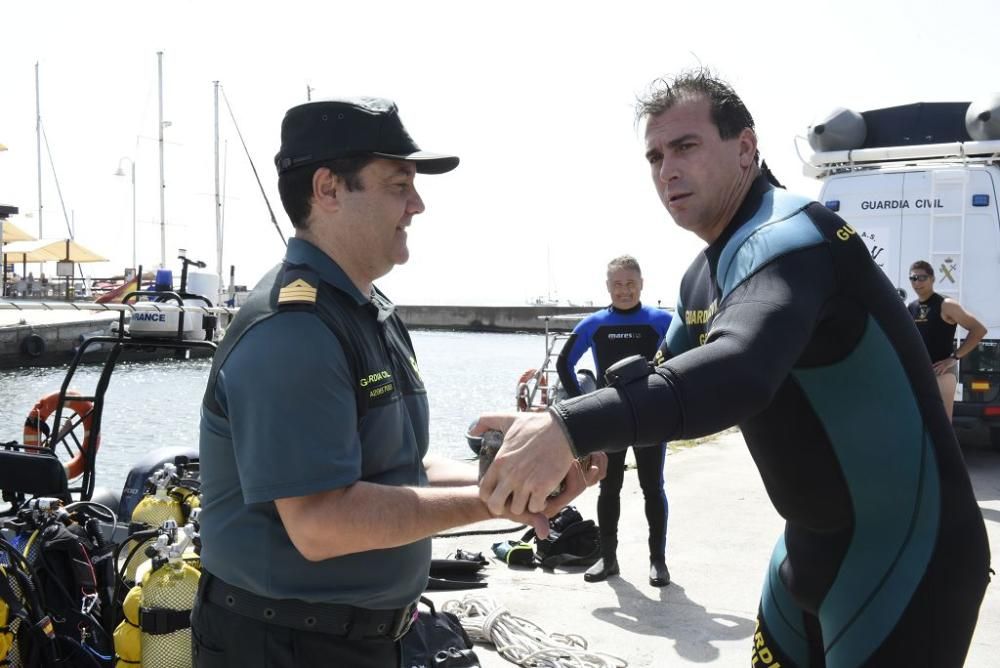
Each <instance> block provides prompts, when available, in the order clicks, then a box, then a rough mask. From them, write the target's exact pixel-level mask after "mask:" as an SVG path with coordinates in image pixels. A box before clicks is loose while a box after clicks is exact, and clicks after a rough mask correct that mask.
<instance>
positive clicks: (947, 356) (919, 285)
mask: <svg viewBox="0 0 1000 668" xmlns="http://www.w3.org/2000/svg"><path fill="white" fill-rule="evenodd" d="M910 286H911V287H913V291H914V292H916V293H917V298H916V299H915V300H913V301H912V302H910V303H909V305H908V306H907V308H908V309H909V310H910V315H911V316H913V322H914V323H916V325H917V330H918V331H919V332H920V338H922V339H923V340H924V346H925V347H926V348H927V353H928V354H929V355H930V357H931V363H932V365H933V368H934V375H935V376H936V377H937V383H938V389H939V390H940V391H941V400H942V401H944V410H945V412H946V413H948V419H949V420H950V419H951V415H952V410H953V409H954V407H955V388H956V387H957V385H958V360H960V359H962V358H963V357H965V356H966V355H968V354H969V353H971V352H972V351H973V350H975V349H976V346H978V345H979V342H980V341H982V340H983V337H984V336H986V327H985V325H983V323H981V322H979V320H977V319H976V317H975V316H973V315H972V314H971V313H969V312H968V311H966V310H965V309H964V308H962V305H961V304H959V303H958V302H957V301H955V300H954V299H948V298H946V297H944V296H943V295H939V294H938V293H936V292H934V267H932V266H931V265H930V263H929V262H926V261H924V260H917V261H916V262H914V263H913V264H912V265H910ZM958 325H961V326H962V327H964V328H965V331H967V332H968V333H969V335H968V336H967V337H966V339H965V340H964V341H962V345H960V346H959V347H958V348H957V349H956V348H955V329H956V328H957V327H958Z"/></svg>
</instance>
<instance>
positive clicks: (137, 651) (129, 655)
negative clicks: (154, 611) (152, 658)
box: [114, 585, 142, 668]
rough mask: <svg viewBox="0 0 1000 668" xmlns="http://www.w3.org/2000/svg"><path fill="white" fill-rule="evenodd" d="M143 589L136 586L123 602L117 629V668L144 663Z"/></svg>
mask: <svg viewBox="0 0 1000 668" xmlns="http://www.w3.org/2000/svg"><path fill="white" fill-rule="evenodd" d="M141 605H142V587H140V586H139V585H136V586H134V587H132V589H130V590H129V592H128V595H127V596H126V597H125V600H124V601H122V621H121V623H120V624H119V625H118V628H116V629H115V634H114V638H115V668H129V666H138V665H139V664H140V662H141V661H142V648H141V645H140V642H141V640H140V632H139V607H140V606H141Z"/></svg>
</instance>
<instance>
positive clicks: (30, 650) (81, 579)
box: [0, 497, 115, 668]
mask: <svg viewBox="0 0 1000 668" xmlns="http://www.w3.org/2000/svg"><path fill="white" fill-rule="evenodd" d="M99 518H100V519H99ZM109 519H110V520H111V521H114V519H115V516H114V513H113V512H112V511H111V510H110V509H108V508H107V507H106V506H103V505H101V504H98V503H93V502H89V501H83V502H77V503H73V504H69V505H64V503H63V501H62V500H61V499H56V498H49V497H41V498H34V499H31V500H29V501H27V502H26V503H24V504H23V505H22V506H21V507H20V508H19V509H18V510H17V512H16V514H15V516H14V517H13V518H11V519H8V520H6V521H5V522H4V523H3V529H4V535H5V536H9V539H8V538H4V537H0V665H5V666H11V667H12V668H20V667H22V666H25V667H30V668H34V667H36V666H50V665H59V666H70V667H76V666H80V667H87V668H90V667H92V666H105V665H107V662H108V661H110V659H111V656H110V655H111V646H112V643H111V635H110V633H108V631H107V628H108V623H107V622H108V620H109V619H110V614H111V610H112V607H113V601H112V578H113V573H114V569H113V565H112V560H111V549H112V546H111V545H109V544H108V543H107V542H106V540H105V538H104V536H103V535H102V533H101V528H100V521H101V520H104V521H108V520H109Z"/></svg>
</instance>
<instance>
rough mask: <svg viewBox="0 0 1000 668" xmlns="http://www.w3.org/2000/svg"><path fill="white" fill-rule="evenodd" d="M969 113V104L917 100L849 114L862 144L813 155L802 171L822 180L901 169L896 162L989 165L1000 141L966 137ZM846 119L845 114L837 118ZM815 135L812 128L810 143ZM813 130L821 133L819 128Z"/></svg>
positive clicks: (996, 155) (998, 151) (997, 153)
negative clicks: (886, 168) (885, 168)
mask: <svg viewBox="0 0 1000 668" xmlns="http://www.w3.org/2000/svg"><path fill="white" fill-rule="evenodd" d="M969 109H970V103H969V102H916V103H913V104H904V105H900V106H897V107H886V108H884V109H873V110H871V111H862V112H861V113H860V114H857V113H853V112H847V113H848V114H850V113H853V119H848V121H849V123H850V124H851V128H852V129H857V128H858V127H859V126H860V127H861V133H860V137H863V141H860V140H859V141H858V144H857V145H855V147H853V148H849V149H848V148H846V147H838V148H840V149H841V150H828V151H822V150H821V151H816V152H814V153H813V154H812V156H811V157H810V158H809V159H808V160H806V159H803V160H802V162H803V164H804V167H803V173H804V174H805V175H806V176H811V177H814V178H823V177H825V176H829V175H830V174H835V173H839V172H845V171H853V170H857V169H873V168H876V167H883V166H900V165H899V163H900V162H905V163H911V162H913V163H918V164H920V165H928V164H935V163H943V164H955V163H961V164H969V163H979V164H990V163H993V162H996V161H998V160H1000V139H994V138H983V137H981V138H980V139H979V140H974V139H973V138H972V137H971V136H970V135H969V129H968V125H967V112H968V111H969ZM840 111H845V110H840ZM835 113H837V112H835ZM859 116H860V118H859ZM844 118H847V116H842V117H841V119H838V120H842V119H844ZM813 131H814V128H810V143H812V142H813V139H814V137H813V135H812V132H813ZM815 131H816V132H817V133H822V132H823V127H822V125H818V126H816V127H815ZM987 137H988V135H987ZM813 146H817V144H813ZM834 146H835V144H834ZM800 157H801V154H800Z"/></svg>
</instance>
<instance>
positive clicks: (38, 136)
mask: <svg viewBox="0 0 1000 668" xmlns="http://www.w3.org/2000/svg"><path fill="white" fill-rule="evenodd" d="M35 144H36V147H35V150H36V152H35V155H37V156H38V238H39V239H42V238H43V236H42V106H41V95H40V94H39V82H38V61H35Z"/></svg>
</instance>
